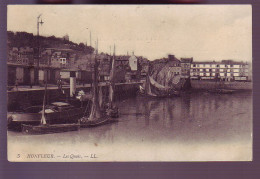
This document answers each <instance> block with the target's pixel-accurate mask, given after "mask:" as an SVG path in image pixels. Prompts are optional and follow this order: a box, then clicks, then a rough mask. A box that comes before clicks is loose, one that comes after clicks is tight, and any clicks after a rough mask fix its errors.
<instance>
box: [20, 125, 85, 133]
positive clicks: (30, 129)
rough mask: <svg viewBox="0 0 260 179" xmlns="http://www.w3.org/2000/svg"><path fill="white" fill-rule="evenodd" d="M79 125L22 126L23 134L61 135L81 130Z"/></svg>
mask: <svg viewBox="0 0 260 179" xmlns="http://www.w3.org/2000/svg"><path fill="white" fill-rule="evenodd" d="M79 128H80V125H79V124H51V125H48V124H45V125H38V126H33V125H26V124H22V132H23V133H24V134H50V133H60V132H68V131H77V130H79Z"/></svg>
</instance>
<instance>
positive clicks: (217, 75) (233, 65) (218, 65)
mask: <svg viewBox="0 0 260 179" xmlns="http://www.w3.org/2000/svg"><path fill="white" fill-rule="evenodd" d="M248 69H249V65H248V64H247V63H244V62H235V61H233V60H222V61H221V62H214V61H213V62H193V63H192V64H191V69H190V78H191V79H200V80H214V79H215V80H221V81H234V80H235V81H246V80H249V70H248Z"/></svg>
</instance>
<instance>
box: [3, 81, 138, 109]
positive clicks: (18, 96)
mask: <svg viewBox="0 0 260 179" xmlns="http://www.w3.org/2000/svg"><path fill="white" fill-rule="evenodd" d="M102 86H103V85H102ZM102 88H103V89H102V90H103V95H104V96H106V97H108V94H109V92H108V86H103V87H102ZM138 89H139V83H125V84H122V83H121V84H116V86H115V100H118V99H122V98H127V97H130V96H135V95H136V93H137V91H138ZM80 90H83V91H84V92H85V93H90V91H91V87H90V86H85V87H77V90H76V93H77V92H78V91H80ZM63 91H64V94H62V92H61V90H60V89H57V88H56V89H47V95H46V101H47V103H51V102H54V101H57V100H60V99H64V100H65V99H66V97H69V94H70V89H69V87H67V88H63ZM7 96H8V102H7V108H8V111H12V110H18V109H24V108H26V107H29V106H32V105H41V104H42V102H43V97H44V89H33V90H31V89H28V90H21V91H8V92H7Z"/></svg>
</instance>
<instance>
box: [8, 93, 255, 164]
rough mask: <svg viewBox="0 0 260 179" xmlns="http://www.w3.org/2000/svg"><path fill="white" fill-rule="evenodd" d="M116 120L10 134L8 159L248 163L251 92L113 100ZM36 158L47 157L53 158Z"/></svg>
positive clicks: (250, 156)
mask: <svg viewBox="0 0 260 179" xmlns="http://www.w3.org/2000/svg"><path fill="white" fill-rule="evenodd" d="M117 105H118V107H119V111H120V117H119V122H117V123H113V124H108V125H104V126H100V127H95V128H86V129H80V130H79V131H74V132H66V133H56V134H45V135H24V134H22V133H20V132H14V131H8V159H9V160H10V161H53V162H54V161H70V162H73V161H93V162H95V161H249V160H252V93H251V92H239V93H234V94H214V93H207V92H192V93H186V94H182V95H181V96H180V97H173V98H161V99H157V98H151V99H150V98H147V97H142V96H137V97H134V98H128V99H121V100H119V101H117ZM36 154H49V155H51V157H46V156H43V155H40V156H39V155H36Z"/></svg>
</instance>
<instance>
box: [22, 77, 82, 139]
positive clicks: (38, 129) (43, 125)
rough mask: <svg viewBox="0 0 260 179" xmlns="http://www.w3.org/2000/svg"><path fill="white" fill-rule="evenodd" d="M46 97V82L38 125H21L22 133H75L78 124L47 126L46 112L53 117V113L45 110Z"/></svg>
mask: <svg viewBox="0 0 260 179" xmlns="http://www.w3.org/2000/svg"><path fill="white" fill-rule="evenodd" d="M46 95H47V82H46V83H45V91H44V97H43V106H42V111H41V113H42V116H41V122H40V125H36V126H35V125H27V124H22V132H23V133H26V134H49V133H59V132H68V131H76V130H78V129H79V124H78V123H71V124H48V123H47V120H46V110H47V111H49V112H51V113H52V114H54V115H55V112H54V111H53V110H51V109H46V108H45V107H46Z"/></svg>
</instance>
